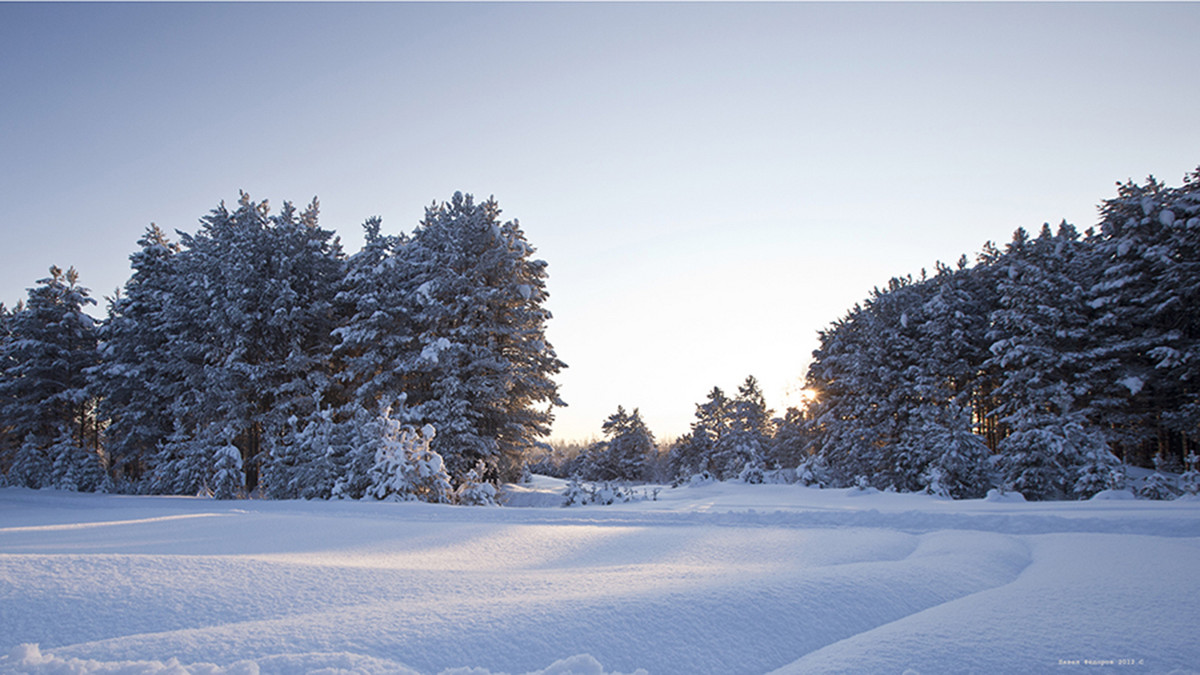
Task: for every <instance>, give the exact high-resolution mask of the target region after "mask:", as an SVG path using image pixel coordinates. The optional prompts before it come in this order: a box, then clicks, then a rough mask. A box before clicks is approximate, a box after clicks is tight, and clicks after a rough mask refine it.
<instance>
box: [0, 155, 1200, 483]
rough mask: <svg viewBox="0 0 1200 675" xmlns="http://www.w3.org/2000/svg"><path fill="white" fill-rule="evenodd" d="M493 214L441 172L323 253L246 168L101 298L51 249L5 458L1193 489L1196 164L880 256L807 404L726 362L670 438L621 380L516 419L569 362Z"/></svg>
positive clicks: (27, 468) (178, 477)
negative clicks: (413, 216) (415, 220)
mask: <svg viewBox="0 0 1200 675" xmlns="http://www.w3.org/2000/svg"><path fill="white" fill-rule="evenodd" d="M499 213H500V211H499V207H498V205H497V204H496V203H495V201H494V200H488V201H487V202H483V203H480V204H477V203H475V202H474V200H473V199H472V198H471V197H470V196H469V195H468V196H464V195H462V194H455V195H454V197H453V199H452V200H451V201H450V202H447V203H442V204H434V205H433V206H431V207H430V208H428V209H427V210H426V215H425V218H424V220H423V221H422V222H421V224H420V225H419V226H418V227H417V228H416V230H414V232H413V233H412V234H411V235H398V236H391V235H384V234H382V231H381V223H380V221H379V219H377V218H374V219H370V220H368V221H367V222H366V224H365V225H364V230H365V240H366V243H365V245H364V247H363V249H362V250H361V251H359V252H358V253H356V254H354V255H351V256H346V255H344V254H343V253H342V251H341V248H340V244H339V243H338V242H337V241H336V240H335V239H334V238H333V237H332V233H331V232H329V231H327V230H322V229H321V228H320V227H319V226H318V225H317V214H318V205H317V203H316V201H315V200H314V202H313V203H312V204H311V205H310V206H309V207H308V208H306V209H305V210H304V211H298V210H297V209H296V208H294V207H293V206H292V205H291V204H285V205H284V207H283V209H281V210H280V212H279V213H277V214H271V213H270V209H269V208H268V205H267V203H266V202H261V203H259V202H254V201H252V200H251V199H250V198H249V197H248V196H246V195H243V196H242V198H241V200H240V201H239V203H238V206H237V208H235V209H233V210H229V209H227V208H226V207H225V205H224V204H222V205H221V206H220V207H218V208H217V209H215V210H214V211H212V212H211V213H210V214H209V215H208V216H206V217H205V218H204V219H203V220H202V221H201V227H200V230H199V231H198V232H197V233H195V234H188V233H179V240H178V241H177V242H172V241H170V240H169V239H168V238H167V237H166V235H165V234H164V233H163V232H162V231H161V230H159V229H158V228H157V227H154V226H151V227H150V228H149V229H148V231H147V232H146V234H145V236H144V237H143V238H142V239H141V240H139V242H138V244H139V246H140V249H139V250H138V251H137V252H135V253H134V254H133V255H132V256H131V260H132V267H133V276H132V278H131V279H130V280H129V282H128V283H127V284H126V286H125V289H124V292H123V293H121V294H118V295H117V296H116V297H114V298H110V299H109V307H108V315H107V318H106V319H105V320H103V321H100V322H97V321H94V320H93V319H91V317H90V316H89V315H88V314H87V313H86V312H84V311H83V310H84V308H85V307H87V306H88V305H90V304H94V302H95V301H94V300H93V299H92V298H91V297H90V295H89V293H88V291H87V290H86V289H84V288H82V287H80V286H79V284H78V278H77V275H76V274H75V273H74V271H73V270H68V271H67V272H63V271H62V270H60V269H58V268H52V269H51V275H50V277H48V278H47V279H43V280H42V281H40V282H39V283H38V286H37V287H35V288H33V289H30V292H29V298H28V300H27V301H26V302H24V303H23V304H22V305H20V306H18V307H17V308H16V309H15V310H13V311H8V310H3V311H0V319H2V321H0V420H3V422H2V426H0V470H3V473H4V479H5V480H6V481H7V482H8V483H9V484H12V485H24V486H29V487H47V486H48V487H60V488H69V489H81V490H94V489H117V490H123V491H131V492H152V493H167V494H195V493H197V492H207V493H211V494H214V495H217V496H225V497H229V496H237V495H245V494H260V495H263V496H267V497H280V498H285V497H305V498H312V497H317V498H328V497H351V498H356V497H362V496H371V497H377V498H402V499H425V500H428V501H459V502H466V503H486V502H488V501H489V500H491V499H493V498H494V494H495V485H496V484H498V483H501V482H505V481H511V480H515V479H517V478H518V477H519V476H520V475H521V473H522V471H523V470H524V469H526V467H528V468H532V469H533V470H536V471H540V472H545V473H551V474H554V475H561V476H564V477H565V476H572V475H574V476H579V477H581V478H583V479H587V480H594V481H658V482H668V481H673V482H675V483H681V482H684V481H693V480H697V479H699V480H729V479H740V480H743V481H747V482H761V481H763V480H768V479H770V478H771V477H778V476H781V475H786V476H789V477H790V479H794V480H800V481H803V482H805V483H814V484H820V485H828V486H833V487H846V486H859V487H868V486H871V487H875V488H878V489H895V490H899V491H924V492H930V493H934V494H939V495H945V496H950V497H956V498H967V497H977V496H981V495H982V494H983V493H984V492H986V490H988V489H989V488H991V487H993V486H998V487H1000V488H1001V489H1007V490H1015V491H1019V492H1021V493H1022V494H1024V495H1025V496H1026V497H1028V498H1033V499H1061V498H1085V497H1088V496H1091V495H1093V494H1095V493H1097V492H1099V491H1102V490H1104V489H1109V488H1116V487H1121V485H1122V484H1123V481H1124V479H1125V478H1124V474H1123V467H1124V466H1127V465H1140V466H1146V467H1149V466H1151V465H1153V466H1155V467H1159V468H1164V469H1171V470H1176V471H1179V470H1181V469H1183V468H1184V466H1183V465H1184V464H1185V463H1186V464H1188V466H1187V467H1186V468H1188V469H1189V471H1188V472H1187V473H1186V474H1185V480H1184V483H1185V484H1186V485H1189V486H1193V487H1195V488H1197V490H1194V491H1200V473H1197V471H1196V468H1197V467H1196V464H1197V460H1196V453H1195V449H1196V445H1197V442H1198V441H1200V387H1198V385H1197V383H1198V382H1200V312H1197V311H1196V308H1197V307H1200V169H1197V171H1196V172H1194V173H1192V174H1189V175H1188V176H1185V178H1184V181H1183V184H1182V185H1181V186H1178V187H1168V186H1166V185H1165V184H1163V183H1161V182H1159V181H1157V180H1155V179H1154V178H1153V177H1151V178H1149V179H1147V181H1146V182H1145V183H1144V184H1137V183H1134V182H1133V181H1130V182H1127V183H1124V184H1118V190H1117V196H1116V197H1114V198H1112V199H1108V200H1105V201H1103V202H1102V204H1101V206H1100V221H1099V223H1098V225H1097V226H1096V227H1094V228H1089V229H1088V230H1086V231H1084V232H1082V233H1080V232H1079V231H1077V230H1076V228H1074V227H1073V226H1071V225H1069V224H1067V223H1065V222H1064V223H1062V224H1060V225H1059V226H1058V227H1057V228H1052V227H1050V226H1049V225H1045V226H1043V227H1042V229H1041V230H1040V232H1038V233H1037V234H1036V235H1032V234H1030V233H1029V232H1027V231H1026V230H1024V229H1018V230H1017V231H1016V232H1015V233H1014V235H1013V238H1012V240H1011V241H1010V242H1009V243H1008V244H1006V245H1005V246H1004V247H1003V248H1001V247H998V246H996V245H994V244H992V243H990V242H989V243H987V244H986V245H985V246H984V247H983V250H982V251H981V252H980V253H979V254H978V255H977V256H976V258H975V260H974V262H973V264H972V262H971V261H969V260H968V259H967V257H966V256H965V255H964V256H963V257H961V258H960V259H959V261H958V262H957V264H956V265H954V266H950V265H945V264H941V263H939V264H938V265H937V266H936V268H935V270H934V273H933V274H932V275H929V274H927V273H926V272H925V271H922V272H921V274H920V276H919V277H915V278H914V277H913V276H905V277H897V278H893V279H892V280H891V281H890V282H889V283H888V284H887V285H886V286H885V287H883V288H876V289H874V290H873V291H872V292H871V293H870V294H869V296H868V297H867V298H866V299H864V300H863V301H862V302H860V303H859V304H857V305H855V306H854V307H853V308H851V309H850V310H849V312H848V313H847V314H846V315H845V316H843V317H841V318H839V319H838V320H836V321H834V322H833V323H832V324H831V325H830V326H829V327H828V328H826V329H825V330H822V331H821V332H820V333H819V346H818V348H817V349H816V350H815V351H814V352H813V361H812V363H811V365H810V367H809V369H808V373H807V376H806V385H807V388H808V390H809V391H810V392H812V393H813V395H814V399H813V401H812V402H811V403H810V405H808V406H807V407H806V408H804V409H796V408H792V409H789V410H787V411H786V412H784V413H783V414H782V415H779V416H776V414H775V412H774V411H771V410H769V409H768V408H767V406H766V403H765V399H764V397H763V394H762V391H761V389H760V388H759V386H758V383H757V381H756V380H755V379H754V378H753V377H749V378H747V379H746V381H745V382H744V383H743V384H742V385H741V386H739V387H738V390H737V393H736V395H733V396H730V395H727V394H726V393H725V392H724V391H723V390H722V389H721V388H719V387H714V388H713V389H712V390H711V391H710V392H709V394H708V396H707V399H706V400H705V401H703V402H701V403H698V404H697V405H696V415H695V421H694V422H693V424H692V427H691V430H690V432H689V433H688V434H686V435H685V436H683V437H682V438H679V439H676V440H675V441H673V442H671V443H668V444H666V445H665V447H662V446H660V445H659V444H658V443H657V441H656V440H655V438H654V435H653V434H652V433H651V431H650V429H649V428H648V427H647V426H646V424H645V422H644V421H643V420H642V418H641V415H640V412H639V411H638V410H637V409H636V408H635V409H633V410H632V411H627V410H626V409H625V408H624V407H619V408H618V410H617V411H616V413H614V414H613V415H611V416H610V417H609V418H608V419H607V420H606V421H605V422H604V423H603V425H602V427H601V431H602V433H603V438H602V439H601V440H599V441H596V442H594V443H590V444H585V445H582V446H579V447H574V448H570V449H569V451H568V452H565V453H564V452H555V451H550V452H547V451H546V446H544V445H542V444H540V443H539V442H538V439H539V438H541V437H543V436H545V435H546V434H547V433H548V431H549V425H550V423H551V421H552V419H553V417H552V409H553V407H554V406H555V405H561V404H562V402H561V401H560V400H559V397H558V393H557V386H556V385H555V383H554V381H553V376H554V375H555V374H556V373H558V372H559V371H560V370H561V369H562V368H563V367H565V365H564V364H563V363H562V362H561V361H560V360H559V359H558V358H557V356H556V355H555V353H554V350H553V348H552V347H551V346H550V345H549V343H548V342H547V341H546V339H545V333H544V329H545V324H546V321H547V320H548V319H549V318H550V315H549V312H548V311H546V310H545V309H544V307H543V304H544V302H545V300H546V290H545V279H546V270H545V268H546V264H545V262H543V261H540V260H535V259H533V258H532V254H533V252H534V249H533V248H532V247H531V246H530V245H529V244H528V243H527V242H526V241H525V238H524V234H523V233H522V231H521V230H520V228H519V225H518V224H517V223H516V221H507V222H501V220H500V218H499ZM2 309H3V308H2V307H0V310H2ZM1145 489H1146V491H1147V492H1148V493H1150V494H1151V496H1154V495H1155V494H1157V495H1158V496H1167V495H1168V494H1169V493H1170V491H1171V488H1170V486H1168V485H1166V484H1165V483H1164V482H1163V481H1162V480H1157V479H1156V480H1152V481H1149V482H1148V483H1147V486H1146V487H1145Z"/></svg>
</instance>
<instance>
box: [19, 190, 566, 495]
mask: <svg viewBox="0 0 1200 675" xmlns="http://www.w3.org/2000/svg"><path fill="white" fill-rule="evenodd" d="M318 213H319V205H318V203H317V201H316V200H315V199H314V200H313V202H312V203H311V204H310V205H309V206H308V207H307V208H305V209H304V210H298V209H297V208H295V207H294V206H293V205H292V204H291V203H285V204H284V205H283V208H282V209H280V210H279V211H278V213H272V212H271V209H270V207H269V204H268V202H266V201H262V202H256V201H253V200H252V199H251V198H250V197H249V196H248V195H246V194H244V193H243V194H242V196H241V198H240V199H239V201H238V203H237V206H236V207H235V208H232V209H230V208H227V207H226V205H225V204H224V203H222V204H221V205H220V206H218V207H217V208H216V209H214V210H213V211H212V212H210V213H209V214H208V215H207V216H205V217H204V218H203V219H202V220H201V222H200V227H199V230H198V231H197V232H195V233H186V232H179V233H178V240H177V241H172V240H171V239H170V238H169V237H168V236H167V235H166V234H165V233H164V232H163V231H162V230H161V229H159V228H158V227H157V226H154V225H151V226H150V228H148V230H147V231H146V233H145V235H144V236H143V237H142V238H141V239H140V240H139V241H138V246H139V249H138V250H137V251H136V252H135V253H133V255H132V256H131V267H132V270H133V274H132V277H131V278H130V279H129V281H128V282H127V283H126V284H125V287H124V290H123V292H119V293H118V294H116V296H115V297H112V298H109V299H108V307H107V316H106V318H105V319H104V320H102V321H96V320H94V319H92V317H91V316H90V315H89V314H88V313H87V312H86V311H85V309H86V308H87V307H88V306H89V305H94V304H95V300H94V299H93V298H92V297H91V296H90V293H89V291H88V290H87V289H85V288H83V287H82V286H80V284H79V279H78V275H77V274H76V273H75V271H74V270H73V269H72V270H68V271H66V272H63V271H62V270H61V269H59V268H57V267H54V268H51V271H50V276H49V277H47V278H46V279H42V280H41V281H39V282H38V284H37V286H36V287H34V288H32V289H30V291H29V294H28V299H27V300H25V301H24V302H23V303H21V304H19V305H18V306H17V307H16V308H14V309H13V310H11V311H10V310H7V309H5V308H3V306H2V305H0V420H2V422H0V471H2V472H3V477H4V480H5V481H6V482H7V483H8V484H9V485H16V486H27V487H34V488H38V487H57V488H65V489H77V490H101V489H103V490H118V491H124V492H138V493H157V494H197V493H207V494H213V495H215V496H218V497H235V496H241V495H250V494H256V495H262V496H266V497H272V498H294V497H303V498H328V497H335V496H343V497H350V498H357V497H362V496H373V497H378V498H397V499H423V500H426V501H442V502H445V501H464V502H476V501H480V500H482V501H487V499H489V495H494V487H493V486H494V485H495V484H497V483H499V482H503V481H507V480H513V479H515V478H517V477H519V475H520V471H521V468H522V463H523V457H524V454H525V452H526V451H527V450H528V448H529V447H531V446H532V445H533V444H534V443H536V442H537V439H539V438H540V437H542V436H544V435H546V434H547V433H548V432H549V427H550V424H551V422H552V420H553V413H552V410H553V407H554V406H556V405H562V401H561V400H560V399H559V396H558V388H557V385H556V384H555V382H554V380H553V376H554V375H555V374H556V373H558V372H559V371H560V370H561V369H562V368H564V367H565V364H564V363H563V362H562V361H560V360H559V359H558V357H557V356H556V354H555V352H554V349H553V347H552V346H551V345H550V344H549V342H547V340H546V338H545V326H546V322H547V320H548V319H549V318H550V313H549V312H548V311H547V310H546V309H545V308H544V303H545V301H546V298H547V294H546V288H545V280H546V263H545V262H544V261H541V260H537V259H535V258H534V257H533V254H534V248H533V247H532V246H530V245H529V243H528V242H527V241H526V239H525V235H524V233H523V231H522V230H521V229H520V226H519V224H518V223H517V221H515V220H512V221H502V220H501V219H500V209H499V206H498V204H497V203H496V202H495V200H493V199H489V200H487V201H484V202H481V203H477V202H476V201H475V200H474V199H473V198H472V197H471V196H470V195H463V194H461V193H456V194H455V195H454V196H453V198H452V199H451V200H450V201H449V202H444V203H441V204H437V203H435V204H434V205H432V206H430V207H429V208H427V209H426V213H425V217H424V219H423V220H422V221H421V223H420V224H419V225H418V227H417V228H416V229H415V230H414V231H413V232H412V234H411V235H405V234H401V235H385V234H383V233H382V229H381V221H380V219H378V218H372V219H369V220H368V221H367V222H366V223H365V225H364V234H365V244H364V246H363V248H362V250H360V251H359V252H358V253H355V254H353V255H349V256H347V255H345V254H344V253H343V251H342V249H341V244H340V242H339V241H338V240H337V239H336V238H334V236H333V233H332V232H331V231H329V230H325V229H322V228H321V227H320V226H319V224H318Z"/></svg>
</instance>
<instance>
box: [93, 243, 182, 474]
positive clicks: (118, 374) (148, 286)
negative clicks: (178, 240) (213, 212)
mask: <svg viewBox="0 0 1200 675" xmlns="http://www.w3.org/2000/svg"><path fill="white" fill-rule="evenodd" d="M138 245H139V246H140V247H141V249H140V250H139V251H137V252H136V253H134V254H133V255H131V256H130V262H131V267H132V268H133V276H132V277H131V278H130V279H129V281H128V282H126V284H125V293H124V294H123V295H122V294H120V293H118V294H117V295H116V296H115V297H113V298H111V299H110V302H109V307H108V318H107V320H106V321H105V322H104V323H103V324H102V325H101V326H100V332H99V337H100V341H101V343H100V359H101V362H100V365H99V367H98V368H97V370H96V376H95V379H94V386H95V389H96V394H97V397H98V398H99V400H100V414H101V416H102V417H103V418H104V419H106V420H107V421H108V424H109V426H108V428H107V429H106V434H105V438H106V444H105V449H106V452H107V453H108V456H109V461H110V464H111V471H112V474H113V476H114V478H115V479H116V480H117V481H118V482H122V483H126V484H127V486H128V487H129V488H130V489H132V487H133V485H134V484H136V482H137V481H138V480H139V479H140V478H141V477H142V476H143V475H144V474H145V473H146V472H147V471H148V470H149V468H150V465H151V462H152V461H153V458H154V456H155V454H156V453H157V452H158V449H159V448H160V446H161V445H162V444H163V443H164V442H165V441H166V439H167V438H168V437H169V436H170V435H171V432H172V425H171V416H170V415H169V414H168V411H169V410H170V408H171V404H172V402H173V401H174V400H176V398H177V397H178V396H179V394H180V391H179V390H178V386H177V384H176V383H174V382H172V381H171V378H170V376H169V374H168V372H167V369H166V368H165V365H166V363H165V362H164V360H163V359H164V357H165V355H166V350H167V345H168V342H169V341H170V339H171V335H170V334H169V333H168V330H167V329H168V326H167V323H166V321H165V317H164V313H165V311H166V309H165V308H168V307H170V306H171V305H172V303H173V302H174V297H175V292H176V290H175V289H174V287H173V286H174V284H175V283H177V281H178V278H177V275H176V272H175V267H174V264H173V263H174V262H175V258H174V256H175V254H176V253H178V252H179V247H178V246H177V245H176V244H173V243H171V242H170V241H169V240H168V239H167V237H166V235H165V234H164V233H163V232H162V230H160V229H159V228H158V227H157V226H156V225H151V226H150V227H149V228H148V229H147V231H146V234H145V235H144V236H143V237H142V238H141V239H139V240H138Z"/></svg>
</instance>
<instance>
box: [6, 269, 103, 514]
mask: <svg viewBox="0 0 1200 675" xmlns="http://www.w3.org/2000/svg"><path fill="white" fill-rule="evenodd" d="M78 282H79V275H78V273H77V272H76V271H75V269H74V268H71V269H69V270H67V271H66V272H63V271H62V269H60V268H58V267H51V268H50V276H49V277H47V278H45V279H42V280H40V281H39V282H38V286H36V287H35V288H31V289H29V298H28V301H27V302H26V304H25V306H24V307H23V308H22V309H21V310H20V311H18V312H16V313H14V314H12V315H11V316H9V317H8V320H7V321H6V323H7V330H8V331H10V335H9V336H8V337H7V339H5V340H4V342H3V343H2V349H3V352H2V353H0V364H2V365H3V368H4V370H3V373H2V374H0V405H2V406H3V407H2V408H0V419H3V420H5V425H6V426H7V435H8V436H9V437H10V438H12V439H19V440H18V441H17V444H16V448H15V453H14V456H13V457H11V458H8V461H6V462H3V464H8V465H9V468H8V481H7V482H8V483H9V484H12V485H22V486H26V487H66V488H71V489H80V490H95V489H98V488H99V487H100V482H101V480H102V479H101V476H102V475H103V461H104V458H103V455H102V453H101V444H100V428H99V426H98V424H97V420H96V414H95V412H96V411H95V405H96V401H95V398H94V396H93V395H92V394H91V389H90V387H89V380H88V373H89V370H90V369H91V368H93V367H94V366H95V365H96V363H97V360H98V353H97V347H96V327H95V320H94V319H92V317H90V316H89V315H88V314H86V313H85V312H84V311H83V308H84V307H86V306H87V305H91V304H95V301H94V300H93V299H92V298H91V297H90V296H89V291H88V289H86V288H83V287H81V286H80V285H79V283H78Z"/></svg>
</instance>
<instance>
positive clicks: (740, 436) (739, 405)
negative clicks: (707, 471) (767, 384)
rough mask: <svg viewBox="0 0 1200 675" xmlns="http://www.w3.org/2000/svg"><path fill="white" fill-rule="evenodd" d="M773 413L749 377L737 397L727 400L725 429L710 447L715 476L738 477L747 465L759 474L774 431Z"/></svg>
mask: <svg viewBox="0 0 1200 675" xmlns="http://www.w3.org/2000/svg"><path fill="white" fill-rule="evenodd" d="M772 412H773V411H771V410H770V409H768V408H767V402H766V398H765V397H764V396H763V393H762V388H761V387H759V385H758V380H757V379H755V378H754V376H753V375H751V376H748V377H747V378H746V380H745V382H743V383H742V384H741V385H740V386H739V387H738V395H737V397H736V398H734V399H733V400H732V401H730V402H729V405H728V409H727V412H726V424H725V425H723V426H724V427H725V428H724V432H723V433H721V434H720V435H719V436H718V437H717V439H716V442H715V447H714V448H713V457H712V462H711V464H710V466H711V467H712V468H713V470H714V471H713V473H714V474H715V475H716V476H717V478H719V479H721V480H728V479H730V478H737V477H739V476H740V475H741V474H742V473H743V471H744V470H745V469H746V468H747V467H753V468H754V469H755V470H756V472H757V473H756V474H755V475H759V476H761V473H762V465H763V456H764V454H765V452H766V448H767V446H768V444H769V443H770V440H771V436H772V432H773V430H772V428H771V415H772ZM759 482H761V481H759Z"/></svg>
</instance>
